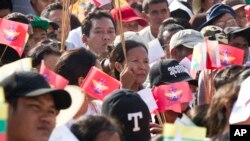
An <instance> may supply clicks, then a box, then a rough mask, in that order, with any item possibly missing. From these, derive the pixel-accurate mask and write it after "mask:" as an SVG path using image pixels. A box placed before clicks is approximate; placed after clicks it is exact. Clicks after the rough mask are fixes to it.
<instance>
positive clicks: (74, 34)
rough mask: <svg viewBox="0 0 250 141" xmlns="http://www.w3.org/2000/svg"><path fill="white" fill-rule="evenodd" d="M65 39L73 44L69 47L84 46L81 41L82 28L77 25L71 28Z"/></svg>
mask: <svg viewBox="0 0 250 141" xmlns="http://www.w3.org/2000/svg"><path fill="white" fill-rule="evenodd" d="M66 41H67V42H70V43H72V44H73V47H72V48H70V49H73V48H80V47H85V44H84V43H83V41H82V28H81V27H78V28H76V29H73V30H71V31H70V32H69V35H68V38H67V39H66Z"/></svg>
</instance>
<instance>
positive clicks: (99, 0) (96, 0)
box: [91, 0, 111, 7]
mask: <svg viewBox="0 0 250 141" xmlns="http://www.w3.org/2000/svg"><path fill="white" fill-rule="evenodd" d="M91 3H92V4H94V5H96V7H102V6H104V5H106V4H109V3H111V0H91Z"/></svg>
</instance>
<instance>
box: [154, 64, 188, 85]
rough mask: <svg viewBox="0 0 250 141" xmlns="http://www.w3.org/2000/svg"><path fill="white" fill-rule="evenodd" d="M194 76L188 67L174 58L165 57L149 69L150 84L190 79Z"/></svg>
mask: <svg viewBox="0 0 250 141" xmlns="http://www.w3.org/2000/svg"><path fill="white" fill-rule="evenodd" d="M190 80H192V78H191V77H190V76H189V74H188V73H187V72H186V69H185V68H184V67H183V66H182V65H180V64H179V63H178V62H177V61H176V60H174V59H165V60H161V61H159V62H157V63H155V64H154V65H153V66H152V67H151V68H150V71H149V82H150V86H151V87H153V86H159V85H162V84H168V83H175V82H181V81H190Z"/></svg>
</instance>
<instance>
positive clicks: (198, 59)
mask: <svg viewBox="0 0 250 141" xmlns="http://www.w3.org/2000/svg"><path fill="white" fill-rule="evenodd" d="M206 58H207V52H206V47H205V44H204V43H199V44H197V45H196V46H194V49H193V55H192V62H191V70H190V75H191V77H192V78H193V79H195V78H196V74H197V72H198V71H199V70H201V69H203V68H204V67H205V62H206Z"/></svg>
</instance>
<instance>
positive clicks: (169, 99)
mask: <svg viewBox="0 0 250 141" xmlns="http://www.w3.org/2000/svg"><path fill="white" fill-rule="evenodd" d="M153 94H154V98H155V100H156V103H157V106H158V108H159V109H158V111H159V112H164V111H165V110H172V111H175V112H181V106H180V103H184V102H187V103H188V102H190V101H191V100H192V92H191V90H190V88H189V85H188V82H177V83H172V84H168V85H160V86H158V87H155V88H154V89H153Z"/></svg>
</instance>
